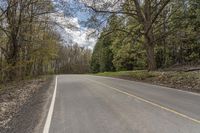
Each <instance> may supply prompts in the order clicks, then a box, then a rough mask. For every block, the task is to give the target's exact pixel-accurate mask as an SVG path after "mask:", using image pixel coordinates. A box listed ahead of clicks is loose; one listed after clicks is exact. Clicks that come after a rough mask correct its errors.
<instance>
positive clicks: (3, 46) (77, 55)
mask: <svg viewBox="0 0 200 133" xmlns="http://www.w3.org/2000/svg"><path fill="white" fill-rule="evenodd" d="M54 12H55V8H54V6H53V3H52V1H51V0H0V82H5V81H13V80H16V79H18V80H21V79H24V78H26V77H35V76H38V75H44V74H53V73H84V72H88V71H89V70H88V68H89V59H90V54H91V50H89V49H86V48H82V47H79V46H78V45H77V44H75V45H74V44H67V45H63V43H62V39H61V38H60V35H59V33H58V32H57V31H56V30H55V27H56V26H55V23H54V22H53V21H52V19H51V13H54Z"/></svg>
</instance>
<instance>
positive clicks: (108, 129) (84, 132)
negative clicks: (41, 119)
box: [44, 75, 200, 133]
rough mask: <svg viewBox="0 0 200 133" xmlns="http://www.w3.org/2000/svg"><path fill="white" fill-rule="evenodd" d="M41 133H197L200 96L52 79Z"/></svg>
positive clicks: (103, 80) (85, 79)
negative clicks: (46, 112)
mask: <svg viewBox="0 0 200 133" xmlns="http://www.w3.org/2000/svg"><path fill="white" fill-rule="evenodd" d="M54 94H55V95H54V96H55V97H54V98H53V99H55V100H52V103H51V107H50V110H51V111H49V114H48V117H47V121H46V124H45V128H44V133H47V132H49V133H200V95H199V94H195V93H189V92H184V91H178V90H175V89H170V88H167V87H161V86H155V85H150V84H145V83H140V82H134V81H127V80H122V79H115V78H108V77H98V76H90V75H60V76H57V84H56V86H55V91H54Z"/></svg>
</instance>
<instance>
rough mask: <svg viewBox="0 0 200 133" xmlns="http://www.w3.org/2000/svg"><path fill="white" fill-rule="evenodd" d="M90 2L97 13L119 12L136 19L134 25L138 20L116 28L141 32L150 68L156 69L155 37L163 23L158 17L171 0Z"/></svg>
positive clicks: (130, 31) (128, 31)
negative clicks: (159, 21) (131, 24)
mask: <svg viewBox="0 0 200 133" xmlns="http://www.w3.org/2000/svg"><path fill="white" fill-rule="evenodd" d="M86 1H87V0H86ZM86 1H85V3H86ZM87 2H88V1H87ZM88 3H90V4H86V6H87V7H88V8H90V9H92V10H93V11H94V12H96V13H100V14H101V15H102V14H119V15H124V16H126V17H128V18H131V19H134V20H135V21H134V24H133V25H135V22H136V23H137V26H133V27H131V28H128V29H124V28H122V29H121V28H120V29H115V30H119V31H122V32H126V33H127V34H134V33H139V34H141V35H142V36H143V37H144V42H143V45H144V46H145V49H146V55H147V61H148V69H149V70H155V69H156V60H155V51H154V49H155V40H156V39H157V38H156V37H155V32H156V30H157V28H160V25H163V24H160V23H158V19H159V16H160V15H161V14H162V12H163V10H164V9H165V8H166V7H167V6H168V5H169V3H170V0H161V1H157V0H152V1H150V0H143V1H141V0H126V1H122V0H116V1H113V2H105V1H99V0H98V1H93V2H88ZM102 3H103V4H102ZM168 15H169V16H170V13H168ZM138 27H139V28H138Z"/></svg>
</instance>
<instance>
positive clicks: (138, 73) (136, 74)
mask: <svg viewBox="0 0 200 133" xmlns="http://www.w3.org/2000/svg"><path fill="white" fill-rule="evenodd" d="M95 75H97V76H110V77H129V78H134V79H137V80H145V79H147V78H152V77H157V76H159V73H158V72H148V71H146V70H135V71H118V72H104V73H97V74H95Z"/></svg>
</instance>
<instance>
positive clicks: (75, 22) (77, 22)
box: [52, 0, 97, 49]
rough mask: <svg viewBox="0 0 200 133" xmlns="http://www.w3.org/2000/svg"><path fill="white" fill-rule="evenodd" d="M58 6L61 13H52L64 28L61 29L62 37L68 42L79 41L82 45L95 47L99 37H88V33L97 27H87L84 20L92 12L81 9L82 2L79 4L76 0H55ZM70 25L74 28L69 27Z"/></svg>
mask: <svg viewBox="0 0 200 133" xmlns="http://www.w3.org/2000/svg"><path fill="white" fill-rule="evenodd" d="M54 2H56V6H57V7H58V9H59V10H60V12H59V13H56V14H54V15H52V18H53V19H55V20H54V21H56V22H57V23H59V24H60V25H61V26H62V27H63V29H62V30H59V31H60V34H61V36H62V38H63V39H64V40H65V41H66V42H69V43H71V42H73V43H78V44H79V45H80V46H84V47H88V48H91V49H92V48H93V47H94V45H95V43H96V40H97V37H90V38H88V34H90V33H91V32H93V31H94V30H95V29H92V28H88V27H86V26H85V25H84V24H83V23H81V22H82V21H86V20H87V19H88V18H89V17H90V14H89V12H86V11H83V10H79V9H80V6H81V5H80V4H77V3H76V2H75V0H64V3H63V0H62V3H61V0H54ZM69 25H70V26H72V28H71V27H70V28H69Z"/></svg>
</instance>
